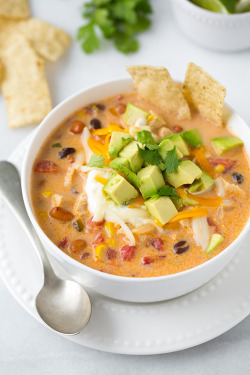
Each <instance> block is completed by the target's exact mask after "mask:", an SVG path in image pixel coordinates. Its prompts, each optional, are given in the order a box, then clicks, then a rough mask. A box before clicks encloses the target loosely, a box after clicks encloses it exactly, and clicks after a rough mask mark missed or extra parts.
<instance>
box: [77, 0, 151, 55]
mask: <svg viewBox="0 0 250 375" xmlns="http://www.w3.org/2000/svg"><path fill="white" fill-rule="evenodd" d="M150 13H152V9H151V6H150V4H149V0H126V1H125V0H92V1H88V2H86V3H85V4H84V5H83V17H84V18H85V19H87V20H88V23H87V24H86V25H84V26H82V27H80V28H79V29H78V35H77V39H78V40H79V41H80V42H81V46H82V49H83V51H84V52H86V53H92V52H94V51H95V50H98V49H99V48H100V37H99V33H98V31H99V30H98V29H100V30H101V32H102V34H103V36H104V38H106V39H110V40H113V42H114V45H115V46H116V48H117V49H118V50H119V51H121V52H123V53H125V54H128V53H131V52H136V51H137V50H138V48H139V42H138V41H137V40H136V39H135V36H136V35H137V34H138V33H140V32H143V31H146V30H147V29H148V28H149V27H150V25H151V21H150V19H149V14H150Z"/></svg>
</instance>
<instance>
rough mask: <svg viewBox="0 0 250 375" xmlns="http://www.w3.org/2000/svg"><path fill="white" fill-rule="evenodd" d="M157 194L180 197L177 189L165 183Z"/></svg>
mask: <svg viewBox="0 0 250 375" xmlns="http://www.w3.org/2000/svg"><path fill="white" fill-rule="evenodd" d="M157 194H159V195H166V196H168V197H171V198H179V196H178V194H177V190H175V189H174V188H173V187H171V186H168V185H164V186H162V187H161V188H160V189H159V190H158V191H157Z"/></svg>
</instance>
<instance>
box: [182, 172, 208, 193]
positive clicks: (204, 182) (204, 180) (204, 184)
mask: <svg viewBox="0 0 250 375" xmlns="http://www.w3.org/2000/svg"><path fill="white" fill-rule="evenodd" d="M213 184H214V179H213V178H212V177H210V176H209V175H208V174H207V173H205V172H203V171H202V175H201V177H200V178H199V180H196V181H194V182H193V183H192V185H191V186H189V189H188V191H189V193H195V192H198V191H203V190H207V189H209V188H210V187H211V186H212V185H213Z"/></svg>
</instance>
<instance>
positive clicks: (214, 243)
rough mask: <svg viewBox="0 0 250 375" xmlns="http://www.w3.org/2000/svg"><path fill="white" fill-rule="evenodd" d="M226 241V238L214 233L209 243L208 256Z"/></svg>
mask: <svg viewBox="0 0 250 375" xmlns="http://www.w3.org/2000/svg"><path fill="white" fill-rule="evenodd" d="M223 241H224V237H223V236H222V235H221V234H219V233H214V234H213V235H212V237H211V240H210V242H209V245H208V248H207V251H206V254H207V255H209V254H211V253H212V252H213V251H214V250H215V249H216V247H218V246H219V245H220V244H221V243H222V242H223Z"/></svg>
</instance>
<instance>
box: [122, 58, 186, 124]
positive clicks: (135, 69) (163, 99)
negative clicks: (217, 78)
mask: <svg viewBox="0 0 250 375" xmlns="http://www.w3.org/2000/svg"><path fill="white" fill-rule="evenodd" d="M127 71H128V72H129V73H130V75H131V77H132V79H133V81H134V83H135V85H136V88H137V92H138V94H139V96H140V97H141V98H142V99H144V100H146V101H147V102H149V103H151V104H154V105H156V106H157V107H159V108H160V109H162V110H165V111H168V112H169V113H172V114H174V115H176V116H177V117H179V118H180V119H182V120H187V119H190V117H191V114H190V109H189V106H188V103H187V102H186V100H185V98H184V96H183V93H182V90H181V88H180V86H178V84H177V83H176V82H174V81H173V79H172V78H171V76H170V74H169V72H168V71H167V69H165V68H163V67H153V66H146V65H138V66H128V67H127Z"/></svg>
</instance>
